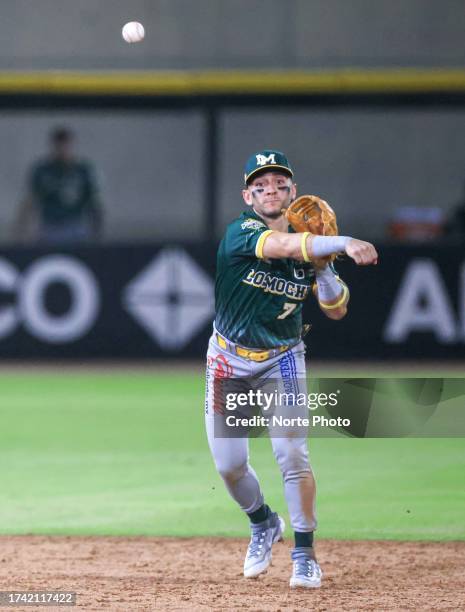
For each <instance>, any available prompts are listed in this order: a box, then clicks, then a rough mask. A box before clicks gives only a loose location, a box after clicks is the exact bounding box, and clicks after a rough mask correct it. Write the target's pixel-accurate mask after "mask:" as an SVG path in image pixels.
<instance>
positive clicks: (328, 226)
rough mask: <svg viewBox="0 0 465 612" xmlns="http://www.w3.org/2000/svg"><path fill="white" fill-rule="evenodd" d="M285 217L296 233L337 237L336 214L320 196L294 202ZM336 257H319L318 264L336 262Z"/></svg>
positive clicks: (303, 197) (306, 196) (303, 198)
mask: <svg viewBox="0 0 465 612" xmlns="http://www.w3.org/2000/svg"><path fill="white" fill-rule="evenodd" d="M284 214H285V216H286V218H287V220H288V221H289V223H290V225H292V227H293V228H294V230H295V231H296V232H310V233H311V234H316V235H319V236H337V235H338V233H339V232H338V229H337V221H336V213H335V212H334V210H333V209H332V208H331V206H330V205H329V204H328V202H325V200H322V199H321V198H319V197H318V196H314V195H303V196H300V198H297V200H294V202H292V204H291V205H290V206H289V208H288V209H287V210H286V211H285V213H284ZM335 259H336V255H329V256H328V257H319V258H318V262H321V263H323V262H329V261H334V260H335Z"/></svg>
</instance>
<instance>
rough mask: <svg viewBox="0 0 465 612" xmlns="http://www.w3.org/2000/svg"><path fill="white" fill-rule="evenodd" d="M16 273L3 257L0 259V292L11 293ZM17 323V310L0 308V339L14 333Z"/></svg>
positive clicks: (13, 288)
mask: <svg viewBox="0 0 465 612" xmlns="http://www.w3.org/2000/svg"><path fill="white" fill-rule="evenodd" d="M18 276H19V274H18V271H17V270H16V268H15V267H14V266H13V265H12V264H11V263H10V262H9V261H8V260H7V259H4V258H3V257H2V258H0V291H6V292H7V293H12V292H13V291H14V290H15V288H16V283H17V281H18ZM18 323H19V313H18V310H17V309H16V308H15V307H14V306H11V305H8V306H2V307H0V338H5V337H6V336H9V335H10V334H12V333H13V332H14V330H15V329H16V327H17V325H18Z"/></svg>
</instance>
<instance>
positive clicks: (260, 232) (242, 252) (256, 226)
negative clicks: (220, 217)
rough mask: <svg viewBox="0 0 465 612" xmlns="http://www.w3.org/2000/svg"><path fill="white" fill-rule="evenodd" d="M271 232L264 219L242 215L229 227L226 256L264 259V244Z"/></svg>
mask: <svg viewBox="0 0 465 612" xmlns="http://www.w3.org/2000/svg"><path fill="white" fill-rule="evenodd" d="M271 233H272V232H271V230H270V229H268V227H267V226H266V224H265V223H264V222H263V221H260V220H258V219H254V218H253V217H246V216H243V217H240V218H239V219H236V221H235V222H234V223H231V225H230V226H229V227H228V229H227V232H226V235H225V240H224V256H225V257H227V258H233V259H234V258H240V257H253V258H257V259H263V245H264V244H265V240H266V237H267V236H269V234H271Z"/></svg>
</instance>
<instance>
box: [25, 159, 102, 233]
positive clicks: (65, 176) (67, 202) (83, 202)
mask: <svg viewBox="0 0 465 612" xmlns="http://www.w3.org/2000/svg"><path fill="white" fill-rule="evenodd" d="M29 188H30V192H31V194H32V196H33V198H34V202H35V204H36V206H37V207H38V209H39V213H40V218H41V220H42V221H43V222H44V223H49V224H61V223H66V222H67V221H77V220H79V219H82V218H83V217H84V216H85V215H87V214H88V213H89V211H90V209H92V207H94V206H95V204H96V198H97V193H98V190H97V182H96V179H95V176H94V171H93V167H92V166H91V164H89V163H88V162H84V161H71V162H68V163H63V162H61V161H58V160H53V159H50V160H45V161H42V162H39V163H38V164H37V165H36V166H35V167H34V168H33V169H32V172H31V177H30V184H29Z"/></svg>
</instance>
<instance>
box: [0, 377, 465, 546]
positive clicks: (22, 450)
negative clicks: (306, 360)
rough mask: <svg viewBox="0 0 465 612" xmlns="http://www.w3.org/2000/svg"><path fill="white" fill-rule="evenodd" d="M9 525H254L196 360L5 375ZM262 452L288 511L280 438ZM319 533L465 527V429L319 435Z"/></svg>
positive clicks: (68, 529)
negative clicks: (218, 451)
mask: <svg viewBox="0 0 465 612" xmlns="http://www.w3.org/2000/svg"><path fill="white" fill-rule="evenodd" d="M0 385H1V387H0V388H1V391H0V465H1V469H0V501H1V503H0V532H1V533H3V534H26V533H46V534H71V535H72V534H76V535H78V534H79V535H84V534H102V535H110V534H111V535H136V534H150V535H176V536H191V535H227V536H238V535H247V523H246V521H245V520H244V517H243V515H242V513H241V512H240V510H239V509H238V508H237V507H236V506H235V504H234V503H233V501H232V500H230V498H229V497H228V495H227V493H226V491H225V489H224V487H223V484H222V481H221V480H220V478H219V477H218V476H217V474H216V471H215V469H214V467H213V462H212V459H211V457H210V453H209V450H208V446H207V442H206V438H205V434H204V427H203V388H204V381H203V377H202V376H201V375H198V374H195V373H185V374H177V375H174V374H162V373H157V374H153V373H143V372H139V373H137V372H136V373H124V372H122V371H114V372H108V373H102V372H97V371H96V372H95V373H83V372H82V373H79V372H76V373H70V372H67V371H66V370H65V371H63V372H62V373H60V372H57V373H56V374H52V373H35V374H32V373H31V374H26V373H24V374H19V373H17V374H15V373H2V374H1V375H0ZM251 447H252V449H251V462H252V464H253V466H254V467H255V469H256V471H257V472H258V474H259V476H260V479H261V482H262V485H263V489H264V492H265V495H266V499H267V501H268V503H269V504H270V505H272V506H273V508H275V509H277V510H279V511H280V512H282V513H284V516H287V511H286V506H285V503H284V498H283V493H282V484H281V476H280V474H279V471H278V468H277V466H276V464H275V461H274V458H273V455H272V452H271V447H270V441H269V440H266V439H258V440H253V441H252V443H251ZM310 450H311V457H312V464H313V467H314V470H315V472H316V476H317V482H318V515H319V521H320V524H319V537H332V538H350V539H359V538H361V539H373V538H375V539H379V538H383V539H384V538H387V539H426V540H456V539H465V520H464V516H465V513H464V508H465V439H461V438H455V439H413V438H409V439H386V440H381V439H372V440H358V439H347V438H340V439H316V440H313V441H311V442H310Z"/></svg>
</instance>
